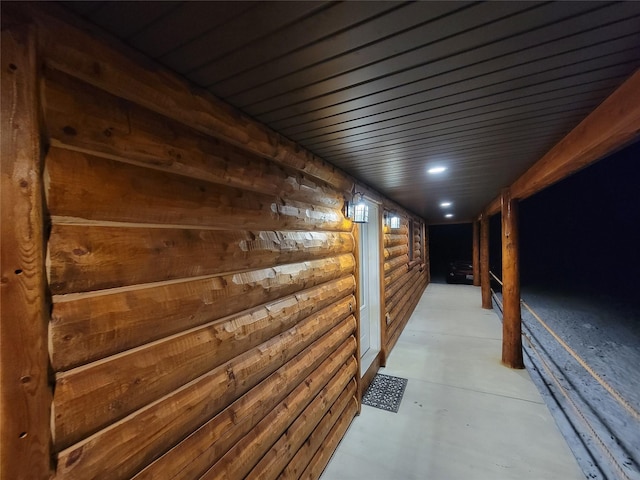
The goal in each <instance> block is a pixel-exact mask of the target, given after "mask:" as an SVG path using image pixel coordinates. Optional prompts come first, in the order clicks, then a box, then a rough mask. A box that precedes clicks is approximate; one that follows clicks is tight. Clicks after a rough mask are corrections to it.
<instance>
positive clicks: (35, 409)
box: [0, 13, 51, 479]
mask: <svg viewBox="0 0 640 480" xmlns="http://www.w3.org/2000/svg"><path fill="white" fill-rule="evenodd" d="M3 15H4V13H3ZM3 20H4V18H3ZM1 77H2V129H1V131H2V150H1V151H2V153H1V155H0V172H1V179H2V190H1V191H2V201H1V202H0V203H1V208H0V222H1V224H2V230H1V232H2V233H1V237H0V244H1V246H2V260H1V262H0V268H1V273H0V279H1V280H0V288H1V292H2V301H1V302H0V303H1V307H0V312H1V316H2V328H1V330H0V332H1V334H0V343H1V344H2V348H0V381H1V382H2V389H1V394H0V428H1V429H2V441H1V442H0V458H2V461H1V462H0V478H6V479H10V478H15V479H17V478H21V479H45V478H49V477H50V470H51V465H50V458H51V457H50V442H51V439H50V429H49V416H50V404H51V391H50V389H49V381H48V355H47V317H48V309H47V308H46V303H45V275H44V263H45V260H44V233H43V230H44V229H43V207H42V174H41V171H42V169H41V147H40V130H39V120H38V115H39V111H40V109H39V105H38V104H39V102H38V79H37V60H36V43H35V30H34V29H33V27H30V26H27V25H15V26H10V27H8V28H6V29H4V27H3V30H2V74H1Z"/></svg>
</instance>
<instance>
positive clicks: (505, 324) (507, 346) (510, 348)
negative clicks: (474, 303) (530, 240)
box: [502, 188, 524, 368]
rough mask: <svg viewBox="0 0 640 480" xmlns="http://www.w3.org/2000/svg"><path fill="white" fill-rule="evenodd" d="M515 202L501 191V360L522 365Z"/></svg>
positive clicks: (512, 365) (516, 211)
mask: <svg viewBox="0 0 640 480" xmlns="http://www.w3.org/2000/svg"><path fill="white" fill-rule="evenodd" d="M518 248H519V247H518V201H517V200H515V199H513V198H511V191H510V190H509V189H508V188H505V189H504V190H503V191H502V283H503V285H502V303H503V312H502V363H504V364H505V365H506V366H508V367H510V368H524V363H523V360H522V336H521V331H522V325H521V319H520V265H519V259H518V257H519V252H518Z"/></svg>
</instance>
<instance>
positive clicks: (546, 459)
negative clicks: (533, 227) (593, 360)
mask: <svg viewBox="0 0 640 480" xmlns="http://www.w3.org/2000/svg"><path fill="white" fill-rule="evenodd" d="M501 335H502V327H501V323H500V320H499V318H498V316H497V315H496V314H495V313H494V312H493V311H491V310H482V309H481V308H480V290H479V289H478V288H477V287H473V286H466V285H442V284H430V285H429V287H428V288H427V290H426V291H425V293H424V295H423V297H422V299H421V300H420V302H419V304H418V306H417V307H416V310H415V311H414V313H413V315H412V317H411V319H410V321H409V323H408V324H407V327H406V329H405V330H404V332H403V333H402V336H401V337H400V339H399V341H398V343H397V345H396V347H395V349H394V350H393V351H392V353H391V355H390V356H389V358H388V361H387V366H386V367H385V368H382V369H380V371H379V373H383V374H386V375H393V376H397V377H403V378H407V379H408V383H407V387H406V390H405V394H404V398H403V400H402V403H401V405H400V408H399V410H398V413H392V412H388V411H384V410H380V409H377V408H373V407H369V406H366V405H363V407H362V413H361V415H360V416H359V417H356V418H355V420H354V421H353V423H352V424H351V426H350V428H349V430H348V432H347V434H346V436H345V437H344V439H343V440H342V442H341V443H340V445H339V447H338V449H337V450H336V452H335V454H334V456H333V458H332V460H331V461H330V463H329V465H328V466H327V468H326V470H325V472H324V474H323V475H322V477H321V478H322V480H332V479H335V480H345V479H379V480H386V479H403V480H404V479H407V480H409V479H435V480H445V479H461V478H467V479H518V480H526V479H536V480H537V479H541V478H544V479H546V480H550V479H562V480H571V479H583V478H584V475H583V473H582V471H581V470H580V468H579V467H578V464H577V463H576V460H575V459H574V457H573V455H572V453H571V451H570V450H569V447H568V446H567V444H566V443H565V440H564V438H563V437H562V435H561V433H560V431H559V430H558V428H557V427H556V424H555V423H554V420H553V418H552V417H551V414H550V413H549V411H548V410H547V407H546V406H545V404H544V402H543V400H542V398H541V396H540V394H539V393H538V391H537V389H536V387H535V385H534V384H533V383H532V381H531V379H530V377H529V374H528V373H527V371H526V370H511V369H509V368H506V367H504V366H503V365H501V363H500V356H501Z"/></svg>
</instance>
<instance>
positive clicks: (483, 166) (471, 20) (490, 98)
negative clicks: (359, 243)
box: [61, 1, 640, 223]
mask: <svg viewBox="0 0 640 480" xmlns="http://www.w3.org/2000/svg"><path fill="white" fill-rule="evenodd" d="M61 3H62V4H63V5H64V6H65V7H66V8H68V9H70V10H72V11H74V12H75V13H76V14H79V15H80V16H82V17H84V18H85V19H86V20H88V21H89V22H92V23H95V24H97V25H99V26H100V27H102V28H104V29H105V30H107V31H108V32H110V33H111V34H113V35H115V36H117V37H119V38H120V39H122V40H123V41H124V42H125V43H127V44H129V45H130V46H132V47H133V48H135V49H137V50H139V51H141V52H143V53H144V54H145V55H147V56H149V57H151V58H153V59H155V60H156V61H157V62H159V63H160V64H162V65H164V66H166V67H168V68H169V69H171V70H173V71H175V72H177V73H178V74H179V75H181V76H183V77H185V78H187V79H189V80H190V81H192V82H193V83H195V84H196V85H198V86H200V87H203V88H206V89H207V90H209V91H210V92H211V93H213V94H214V95H216V96H218V97H220V98H222V99H224V100H226V101H227V102H229V103H231V104H232V105H235V106H236V107H238V108H239V109H241V110H242V111H244V112H245V113H247V114H249V115H251V116H252V117H254V118H256V119H257V120H259V121H261V122H263V123H265V124H267V125H268V126H270V127H271V128H272V129H274V130H276V131H278V132H280V133H281V134H283V135H285V136H286V137H288V138H290V139H292V140H294V141H295V142H298V143H299V144H301V145H303V146H304V147H306V148H307V149H308V150H310V151H312V152H313V153H315V154H316V155H318V156H319V157H321V158H323V159H325V160H327V161H329V162H331V163H333V164H335V165H337V166H339V167H341V168H342V169H344V170H346V171H347V172H348V173H350V174H352V175H353V176H354V177H356V178H358V179H360V180H362V181H364V182H366V183H367V184H369V185H371V186H373V187H374V188H376V189H377V190H379V191H380V192H382V193H384V194H385V195H387V196H388V197H390V198H392V199H394V200H395V201H397V202H398V203H400V204H401V205H403V206H405V207H406V208H408V209H409V210H411V211H413V212H415V213H417V214H419V215H421V216H422V217H424V218H425V219H426V220H427V221H428V222H429V223H445V222H447V221H451V222H460V221H468V220H470V219H471V218H472V217H474V216H475V215H477V214H478V213H479V212H480V210H481V209H482V208H483V207H484V206H485V205H486V204H487V203H489V202H490V201H491V200H492V199H493V198H494V197H495V196H496V195H497V194H498V193H499V191H500V189H501V188H502V187H504V186H507V185H509V184H510V183H512V182H513V181H514V180H515V179H516V178H517V177H518V176H520V175H521V174H522V173H523V172H524V171H525V170H526V169H527V168H528V167H529V166H531V165H532V164H533V163H535V162H536V161H537V160H538V159H539V158H540V157H541V156H542V155H543V154H544V153H545V152H546V151H548V150H549V149H550V148H551V147H552V146H553V145H554V144H555V143H556V142H558V141H559V140H560V139H561V138H562V137H563V136H564V135H565V134H566V133H568V132H569V131H570V130H571V129H572V128H574V127H575V126H576V125H577V124H578V123H579V122H580V120H581V119H583V118H584V117H585V116H586V115H587V114H588V113H589V112H590V111H592V110H593V109H594V108H595V107H596V106H597V105H598V104H599V103H600V102H602V100H604V99H605V98H606V97H607V96H608V95H609V94H610V93H611V92H613V91H614V90H615V89H616V88H617V87H618V86H619V85H620V84H621V83H622V82H623V81H624V80H625V79H626V78H627V77H628V76H629V75H631V74H632V73H633V72H634V71H635V70H636V69H637V68H638V67H639V66H640V2H591V1H588V2H581V1H576V2H382V1H381V2H357V1H346V2H315V1H314V2H311V1H302V2H297V1H292V2H170V1H167V2H61ZM432 166H444V167H446V168H447V170H446V171H445V172H444V173H442V174H440V175H430V174H428V173H427V169H428V168H430V167H432ZM443 201H449V202H452V206H451V207H448V208H442V207H441V206H440V203H441V202H443ZM446 212H451V213H453V214H454V216H453V217H452V218H451V219H450V220H447V219H445V218H444V214H445V213H446Z"/></svg>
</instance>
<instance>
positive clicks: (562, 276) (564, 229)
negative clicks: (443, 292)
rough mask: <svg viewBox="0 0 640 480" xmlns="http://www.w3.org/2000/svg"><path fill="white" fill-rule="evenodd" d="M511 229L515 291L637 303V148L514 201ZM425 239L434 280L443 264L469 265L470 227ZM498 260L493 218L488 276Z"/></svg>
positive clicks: (435, 229)
mask: <svg viewBox="0 0 640 480" xmlns="http://www.w3.org/2000/svg"><path fill="white" fill-rule="evenodd" d="M519 224H520V254H521V258H520V266H521V283H522V286H523V288H524V287H526V286H538V285H545V286H549V287H553V288H562V289H566V290H572V291H579V292H585V293H589V294H591V293H594V292H599V293H606V294H608V295H612V296H616V297H620V298H625V299H626V300H629V301H633V302H635V303H639V302H638V299H639V298H640V292H638V290H639V289H640V142H636V143H635V144H633V145H631V146H629V147H627V148H625V149H623V150H620V151H619V152H617V153H614V154H613V155H611V156H609V157H608V158H605V159H603V160H601V161H599V162H597V163H595V164H593V165H591V166H589V167H587V168H586V169H583V170H581V171H580V172H578V173H576V174H574V175H572V176H571V177H569V178H567V179H565V180H563V181H562V182H559V183H557V184H555V185H552V186H551V187H549V188H547V189H545V190H543V191H542V192H540V193H538V194H536V195H534V196H532V197H530V198H528V199H526V200H524V201H522V202H521V203H520V222H519ZM429 233H430V249H431V255H432V257H431V259H432V275H433V276H434V281H439V278H438V276H439V275H442V274H441V271H442V270H443V269H445V268H446V265H447V262H448V261H450V260H453V259H470V258H471V238H472V228H471V225H470V224H467V225H441V226H432V227H429ZM499 256H500V215H494V216H493V217H492V219H491V258H492V260H491V264H492V270H494V271H495V270H496V269H497V270H499V268H500V260H499ZM442 278H444V277H442Z"/></svg>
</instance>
